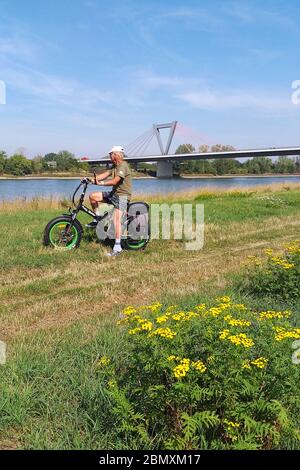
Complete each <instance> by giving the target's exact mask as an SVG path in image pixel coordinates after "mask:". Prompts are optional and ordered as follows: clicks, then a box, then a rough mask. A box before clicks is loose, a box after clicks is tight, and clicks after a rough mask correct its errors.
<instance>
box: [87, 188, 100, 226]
mask: <svg viewBox="0 0 300 470" xmlns="http://www.w3.org/2000/svg"><path fill="white" fill-rule="evenodd" d="M89 199H90V203H91V206H92V209H93V211H94V212H95V214H96V215H100V211H99V203H102V202H103V194H102V193H101V192H96V193H91V194H90V195H89ZM97 223H98V220H97V219H94V220H93V221H92V222H90V223H89V224H86V227H88V228H95V227H96V226H97Z"/></svg>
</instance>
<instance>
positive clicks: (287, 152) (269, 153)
mask: <svg viewBox="0 0 300 470" xmlns="http://www.w3.org/2000/svg"><path fill="white" fill-rule="evenodd" d="M283 155H284V156H295V155H300V147H285V148H267V149H254V150H234V151H230V152H207V153H181V154H177V155H176V154H172V155H146V156H142V157H141V156H139V157H125V160H127V161H128V162H137V163H138V162H160V161H170V162H175V161H182V160H212V159H216V158H252V157H279V156H283ZM86 162H87V163H90V164H99V163H103V164H105V163H110V159H109V158H107V157H106V158H99V159H92V160H86Z"/></svg>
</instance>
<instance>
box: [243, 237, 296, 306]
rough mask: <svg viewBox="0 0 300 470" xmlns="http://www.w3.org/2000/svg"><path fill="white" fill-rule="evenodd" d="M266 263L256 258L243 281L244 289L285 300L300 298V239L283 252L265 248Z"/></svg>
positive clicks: (255, 293) (253, 293)
mask: <svg viewBox="0 0 300 470" xmlns="http://www.w3.org/2000/svg"><path fill="white" fill-rule="evenodd" d="M265 253H266V255H267V257H268V259H267V262H266V263H261V262H260V261H258V260H257V259H254V266H253V265H252V266H251V267H250V269H249V272H248V276H247V278H246V279H245V280H244V281H243V283H242V284H243V285H242V288H243V290H244V291H246V292H248V293H250V294H251V295H255V296H260V297H261V296H269V297H272V298H277V299H278V298H279V299H283V300H284V301H291V302H293V301H298V300H299V299H300V281H299V279H300V240H295V241H293V242H292V243H290V244H288V245H286V246H285V251H284V253H283V254H281V255H279V254H275V253H274V252H273V250H271V249H268V250H265Z"/></svg>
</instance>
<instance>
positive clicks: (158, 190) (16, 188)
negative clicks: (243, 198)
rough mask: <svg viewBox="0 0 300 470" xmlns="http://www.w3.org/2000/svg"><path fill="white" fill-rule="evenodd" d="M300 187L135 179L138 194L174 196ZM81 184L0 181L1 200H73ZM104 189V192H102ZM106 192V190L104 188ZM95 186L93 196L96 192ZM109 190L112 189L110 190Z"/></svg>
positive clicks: (253, 180) (299, 179) (251, 181)
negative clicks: (205, 190) (196, 191)
mask: <svg viewBox="0 0 300 470" xmlns="http://www.w3.org/2000/svg"><path fill="white" fill-rule="evenodd" d="M293 182H294V183H300V175H299V176H266V177H246V176H236V177H226V178H222V177H215V178H173V179H157V178H150V179H134V180H133V192H134V194H136V195H138V194H167V193H170V192H179V191H190V190H194V189H201V188H222V189H227V188H233V187H239V188H243V187H253V186H258V185H270V184H273V183H293ZM78 183H79V179H78V180H75V179H63V178H60V179H25V180H22V179H7V180H0V200H1V199H2V200H3V199H16V198H24V199H32V198H34V197H37V196H42V197H47V198H49V197H54V198H55V197H67V198H68V197H70V195H71V194H72V193H73V191H74V189H75V188H76V186H77V184H78ZM99 189H100V188H99ZM101 189H102V188H101ZM95 190H96V187H95V186H93V185H91V186H90V187H89V192H91V191H95ZM106 190H109V188H106Z"/></svg>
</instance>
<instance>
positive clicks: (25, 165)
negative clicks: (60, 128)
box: [0, 144, 300, 176]
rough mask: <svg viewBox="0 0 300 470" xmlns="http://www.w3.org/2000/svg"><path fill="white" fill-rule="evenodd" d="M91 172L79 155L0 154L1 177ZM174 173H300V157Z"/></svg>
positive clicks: (184, 165) (186, 166)
mask: <svg viewBox="0 0 300 470" xmlns="http://www.w3.org/2000/svg"><path fill="white" fill-rule="evenodd" d="M198 150H199V152H201V153H206V152H226V151H232V150H235V148H234V147H232V146H231V145H221V144H217V145H212V146H211V147H209V146H207V145H202V146H200V147H199V149H198ZM193 152H195V147H193V145H192V144H182V145H179V147H177V149H176V152H175V153H176V154H180V153H193ZM139 166H140V169H141V170H142V171H143V172H145V173H150V174H153V173H154V172H155V168H156V166H155V164H140V165H139ZM82 170H83V171H89V164H88V163H87V162H81V161H79V160H78V159H76V157H75V155H74V154H73V153H71V152H68V151H67V150H61V151H60V152H58V153H54V152H51V153H47V154H46V155H44V156H42V155H37V156H36V157H34V158H33V159H29V158H27V157H26V156H25V155H23V153H21V152H17V153H15V154H13V155H11V156H10V157H8V155H7V154H6V153H5V152H4V151H0V175H3V174H8V175H14V176H25V175H32V174H36V175H38V174H43V173H68V172H70V173H78V172H80V171H82ZM174 171H175V172H176V173H178V174H209V175H228V174H229V175H230V174H239V175H245V174H254V175H260V174H265V173H279V174H280V173H281V174H283V173H287V174H299V173H300V156H297V157H293V158H289V157H284V156H281V157H279V158H278V159H277V160H272V159H271V158H267V157H256V158H253V159H249V160H246V161H243V162H240V161H239V160H236V159H234V158H224V159H215V160H188V159H187V160H186V161H184V162H176V163H174Z"/></svg>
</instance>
